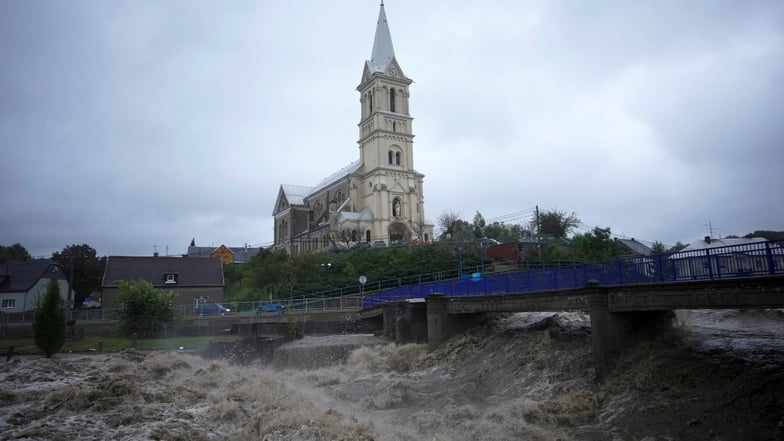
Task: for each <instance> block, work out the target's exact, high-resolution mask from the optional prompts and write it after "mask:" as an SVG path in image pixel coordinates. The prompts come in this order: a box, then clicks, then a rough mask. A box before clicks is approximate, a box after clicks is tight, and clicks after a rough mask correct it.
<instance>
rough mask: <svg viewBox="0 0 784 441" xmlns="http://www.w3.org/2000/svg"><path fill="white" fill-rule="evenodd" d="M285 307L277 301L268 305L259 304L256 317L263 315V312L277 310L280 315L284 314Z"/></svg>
mask: <svg viewBox="0 0 784 441" xmlns="http://www.w3.org/2000/svg"><path fill="white" fill-rule="evenodd" d="M285 309H286V308H285V307H284V306H283V305H279V304H277V303H268V304H266V305H259V307H258V308H257V309H256V317H259V316H261V313H262V312H275V313H277V314H278V315H283V312H284V311H285Z"/></svg>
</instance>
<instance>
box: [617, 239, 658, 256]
mask: <svg viewBox="0 0 784 441" xmlns="http://www.w3.org/2000/svg"><path fill="white" fill-rule="evenodd" d="M615 244H616V246H617V247H618V255H619V256H621V257H633V256H650V255H651V254H653V250H652V249H651V247H649V246H648V245H645V244H644V243H642V242H640V241H638V240H635V239H634V238H631V239H615Z"/></svg>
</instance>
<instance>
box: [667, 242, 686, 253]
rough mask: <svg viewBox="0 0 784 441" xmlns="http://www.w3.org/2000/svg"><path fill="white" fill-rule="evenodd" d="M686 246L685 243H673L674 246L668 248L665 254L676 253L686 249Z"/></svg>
mask: <svg viewBox="0 0 784 441" xmlns="http://www.w3.org/2000/svg"><path fill="white" fill-rule="evenodd" d="M687 246H688V245H686V244H685V243H681V241H677V242H675V245H673V246H672V247H670V249H669V250H667V252H668V253H677V252H678V251H680V250H682V249H684V248H686V247H687Z"/></svg>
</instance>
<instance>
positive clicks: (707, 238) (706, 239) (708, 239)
mask: <svg viewBox="0 0 784 441" xmlns="http://www.w3.org/2000/svg"><path fill="white" fill-rule="evenodd" d="M705 243H707V244H710V243H711V237H710V236H705Z"/></svg>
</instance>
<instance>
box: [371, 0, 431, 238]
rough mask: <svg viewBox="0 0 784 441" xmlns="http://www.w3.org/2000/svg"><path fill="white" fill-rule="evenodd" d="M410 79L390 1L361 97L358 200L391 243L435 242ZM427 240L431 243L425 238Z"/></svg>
mask: <svg viewBox="0 0 784 441" xmlns="http://www.w3.org/2000/svg"><path fill="white" fill-rule="evenodd" d="M412 82H413V81H412V80H411V79H410V78H408V77H407V76H406V75H405V74H404V73H403V69H402V68H401V67H400V64H399V63H398V61H397V58H396V57H395V49H394V47H393V46H392V37H391V34H390V32H389V24H388V23H387V16H386V12H385V11H384V2H383V1H382V2H381V7H380V10H379V13H378V22H377V23H376V35H375V38H374V40H373V50H372V52H371V55H370V59H369V60H367V61H365V63H364V66H363V69H362V79H361V80H360V83H359V86H357V91H359V93H360V100H359V102H360V108H361V111H360V120H359V140H358V141H357V143H358V144H359V154H360V162H361V164H362V166H361V168H360V169H359V170H358V171H357V172H358V174H359V175H360V176H361V180H362V181H363V182H362V185H360V188H359V190H360V191H359V193H360V194H358V195H357V196H358V197H359V198H360V200H362V201H363V205H364V206H367V207H368V208H370V209H371V210H372V211H373V213H374V214H375V217H376V219H379V220H381V222H377V223H376V225H374V227H375V228H374V230H375V231H373V233H372V234H373V236H376V237H382V238H384V237H388V238H389V240H390V241H393V242H394V241H397V240H409V239H411V238H412V237H413V238H415V239H421V240H431V239H432V231H425V230H426V228H425V218H424V207H423V196H422V181H423V178H424V175H423V174H421V173H418V172H417V171H416V170H415V169H414V154H413V153H414V148H413V147H414V134H413V132H412V126H411V123H412V121H413V118H412V117H411V114H410V113H409V105H408V104H409V97H410V94H409V86H410V85H411V83H412ZM425 237H427V239H425Z"/></svg>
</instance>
